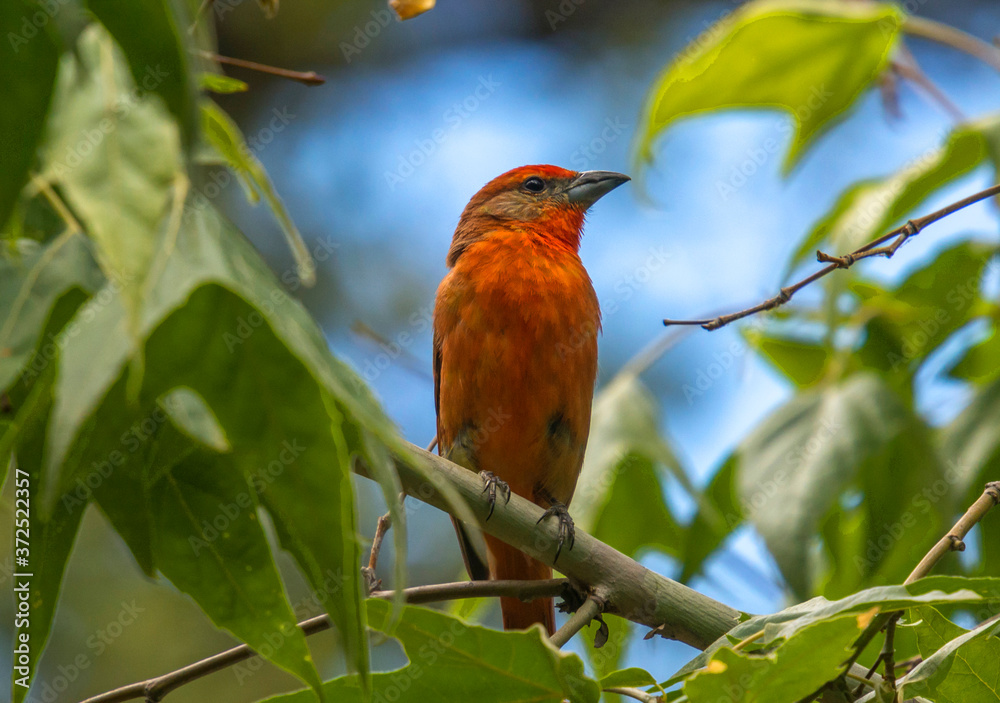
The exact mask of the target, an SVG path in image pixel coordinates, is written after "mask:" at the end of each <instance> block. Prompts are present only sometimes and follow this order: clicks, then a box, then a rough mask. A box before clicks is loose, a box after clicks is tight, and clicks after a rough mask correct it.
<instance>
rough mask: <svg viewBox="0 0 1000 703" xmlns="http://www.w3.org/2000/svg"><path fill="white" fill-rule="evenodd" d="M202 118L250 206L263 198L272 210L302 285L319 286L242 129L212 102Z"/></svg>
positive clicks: (205, 104) (302, 245)
mask: <svg viewBox="0 0 1000 703" xmlns="http://www.w3.org/2000/svg"><path fill="white" fill-rule="evenodd" d="M201 118H202V120H201V122H202V129H203V130H204V132H205V138H206V139H207V140H208V142H209V144H211V145H212V146H213V147H214V148H215V149H216V151H218V153H219V155H220V156H221V157H222V158H223V159H224V160H225V162H226V164H227V165H228V166H229V168H230V169H231V170H232V171H233V173H235V174H236V177H237V178H239V179H240V183H242V184H243V189H244V190H245V191H246V193H247V197H248V198H249V199H250V202H253V203H256V202H257V200H258V199H259V198H260V197H263V198H264V200H265V201H266V202H267V204H268V207H270V208H271V212H272V214H273V215H274V218H275V220H277V222H278V224H279V225H280V226H281V231H282V232H283V233H284V235H285V239H286V240H288V247H289V248H290V249H291V250H292V255H293V256H294V257H295V265H296V268H297V273H298V276H299V281H300V282H301V283H302V284H303V285H305V286H311V285H313V283H315V282H316V263H315V262H314V261H313V258H312V255H311V254H310V253H309V250H308V248H307V247H306V243H305V242H304V241H302V235H301V234H299V230H298V228H297V227H296V226H295V223H294V222H292V218H291V216H290V215H289V214H288V210H287V209H286V208H285V204H284V203H283V202H282V201H281V198H280V197H279V196H278V193H277V191H275V190H274V185H273V184H272V183H271V179H270V178H269V177H268V175H267V172H266V171H265V170H264V165H263V164H261V162H260V161H259V160H258V159H257V156H256V155H255V154H254V153H253V151H251V150H250V147H249V146H247V143H246V140H245V139H244V138H243V134H242V133H241V132H240V128H239V127H237V126H236V123H235V122H233V120H232V119H230V117H229V115H227V114H226V113H225V112H223V111H222V110H221V109H220V108H219V107H218V106H217V105H216V104H215V103H214V102H212V101H211V100H204V101H202V103H201Z"/></svg>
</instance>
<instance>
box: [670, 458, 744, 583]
mask: <svg viewBox="0 0 1000 703" xmlns="http://www.w3.org/2000/svg"><path fill="white" fill-rule="evenodd" d="M736 464H737V462H736V458H735V457H734V456H730V457H729V459H728V460H727V461H726V462H725V463H724V464H723V465H722V467H721V468H720V469H719V470H718V471H717V472H716V473H715V476H713V477H712V482H711V483H710V484H709V485H708V487H707V488H706V489H705V492H704V494H703V495H702V498H701V500H700V501H699V508H698V512H697V513H696V514H695V516H694V520H692V522H691V524H690V526H688V528H687V532H686V535H685V540H684V555H683V566H682V570H681V575H680V576H679V577H678V580H679V581H682V582H684V583H686V582H687V581H688V580H689V579H691V577H692V576H694V575H695V574H696V573H698V571H699V570H700V569H701V565H702V564H703V563H704V562H705V560H706V559H707V558H708V557H709V555H711V554H712V552H714V551H715V550H716V549H718V548H719V545H721V544H722V542H723V541H724V540H725V539H726V537H728V536H729V535H730V534H732V532H733V530H735V529H736V528H737V527H739V526H740V524H741V523H742V522H743V508H742V506H740V501H739V496H737V495H736V485H735V468H736Z"/></svg>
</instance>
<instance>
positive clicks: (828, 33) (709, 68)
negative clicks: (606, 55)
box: [638, 0, 902, 171]
mask: <svg viewBox="0 0 1000 703" xmlns="http://www.w3.org/2000/svg"><path fill="white" fill-rule="evenodd" d="M901 22H902V15H901V14H900V12H899V10H898V9H896V8H895V7H894V6H892V5H887V4H876V3H842V2H833V1H831V0H818V1H814V2H806V1H804V0H757V1H756V2H751V3H748V4H747V5H744V6H743V7H741V8H739V9H737V10H735V11H734V12H732V13H731V14H730V15H728V16H727V17H725V18H724V19H723V20H721V21H720V22H719V23H718V24H717V25H716V27H714V28H713V30H712V31H711V32H708V33H706V34H707V35H708V40H707V41H705V42H698V43H696V44H693V45H692V46H691V47H690V48H689V49H687V50H685V51H683V52H682V53H681V54H680V56H679V57H678V58H677V59H676V60H675V61H674V63H673V64H671V65H670V66H669V67H668V68H667V69H666V70H665V71H664V73H663V74H662V75H661V76H660V77H659V78H658V79H657V81H656V83H655V84H654V86H653V88H652V90H651V91H650V94H649V97H648V98H647V108H646V111H645V118H644V124H643V125H642V126H641V127H640V129H639V137H638V140H639V141H638V150H639V157H640V159H642V160H645V161H649V160H651V145H652V142H653V140H654V138H655V137H656V136H657V135H659V134H660V133H661V132H663V131H664V130H665V129H666V128H667V127H669V126H670V125H671V124H673V122H675V121H676V120H678V119H680V118H683V117H688V116H691V115H697V114H699V113H705V112H708V111H711V110H719V109H733V108H738V109H759V108H766V109H780V110H783V111H785V112H787V113H788V114H789V115H790V116H791V117H792V118H793V119H794V121H795V127H794V139H793V140H792V144H791V146H790V147H789V150H788V154H787V155H786V157H785V164H784V166H785V170H786V171H787V170H790V169H791V167H792V166H794V165H795V163H796V162H797V161H798V160H799V158H801V156H802V155H803V153H804V152H805V150H806V148H807V147H808V146H809V145H810V144H811V142H812V141H813V140H814V139H815V138H816V137H817V136H818V135H819V134H820V133H822V131H823V130H824V129H827V128H829V127H830V126H831V125H832V124H833V123H834V121H835V120H836V119H838V118H840V117H841V116H842V115H843V114H844V113H845V112H846V111H847V110H848V109H849V108H850V107H851V106H852V105H853V104H854V103H855V102H856V101H857V99H858V98H859V97H860V95H861V94H862V93H863V92H864V91H865V90H867V89H868V88H869V87H870V86H871V85H872V84H873V83H874V82H875V81H876V80H877V79H878V78H879V76H880V75H881V74H882V72H883V70H884V69H885V67H886V65H887V63H888V60H889V55H890V53H891V50H892V48H893V46H894V45H895V42H896V39H897V36H898V33H899V28H900V25H901ZM803 47H808V50H806V51H804V50H803ZM787 131H788V132H791V131H793V130H792V128H789V129H788V130H787ZM775 148H777V147H775Z"/></svg>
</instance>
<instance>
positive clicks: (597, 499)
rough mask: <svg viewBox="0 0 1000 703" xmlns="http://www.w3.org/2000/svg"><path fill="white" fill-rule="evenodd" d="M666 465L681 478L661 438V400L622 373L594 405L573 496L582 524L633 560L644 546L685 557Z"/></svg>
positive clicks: (574, 510) (575, 516)
mask: <svg viewBox="0 0 1000 703" xmlns="http://www.w3.org/2000/svg"><path fill="white" fill-rule="evenodd" d="M661 466H662V467H669V468H670V469H671V470H672V473H673V474H674V475H675V476H677V475H679V474H680V472H681V470H680V468H679V465H678V462H677V459H676V458H675V456H674V454H673V451H672V450H671V449H670V446H669V445H668V444H667V443H666V441H665V440H664V439H663V438H662V437H661V435H660V418H659V411H658V408H657V405H656V399H655V398H653V396H652V394H651V393H650V392H649V390H648V389H647V388H646V387H645V386H644V385H643V384H642V381H640V380H639V378H638V377H637V376H636V375H635V374H631V373H623V374H620V375H618V376H616V377H615V378H614V379H613V380H612V381H611V382H610V383H609V384H608V385H607V387H605V388H602V389H601V391H600V392H599V393H598V394H597V398H596V399H595V401H594V411H593V416H592V420H591V430H590V439H589V440H588V444H587V453H586V456H585V457H584V460H583V468H582V470H581V472H580V479H579V481H578V483H577V488H576V492H575V493H574V495H573V516H574V519H575V520H576V523H577V525H579V526H580V527H581V528H582V529H584V530H586V531H587V532H589V533H591V534H592V535H593V536H594V537H596V538H597V539H599V540H601V541H603V542H607V543H608V544H610V545H611V546H613V547H614V548H615V549H618V550H620V551H621V552H623V553H625V554H628V555H629V556H635V555H636V554H637V553H638V552H639V551H640V550H641V549H642V548H644V547H654V548H656V549H658V550H660V551H662V552H664V553H666V554H670V555H672V556H676V555H677V554H679V549H680V545H681V543H682V537H683V534H682V532H681V530H680V527H679V526H678V525H677V522H676V521H675V520H674V518H673V515H671V513H670V509H669V508H668V507H667V504H666V502H665V501H664V499H663V486H662V485H661V482H662V481H664V480H665V478H666V477H665V475H664V472H663V471H661V470H659V467H661ZM685 480H686V479H685ZM692 490H693V489H692ZM636 515H641V516H642V521H643V529H642V530H636V529H634V525H633V521H634V520H635V516H636Z"/></svg>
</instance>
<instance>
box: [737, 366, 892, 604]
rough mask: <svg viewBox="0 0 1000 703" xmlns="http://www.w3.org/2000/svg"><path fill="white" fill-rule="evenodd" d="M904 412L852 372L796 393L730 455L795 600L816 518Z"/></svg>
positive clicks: (879, 385)
mask: <svg viewBox="0 0 1000 703" xmlns="http://www.w3.org/2000/svg"><path fill="white" fill-rule="evenodd" d="M905 415H906V413H905V408H904V407H903V405H902V404H901V403H900V401H899V399H898V398H897V397H896V396H895V394H894V393H893V392H892V391H891V390H890V389H889V388H888V387H887V386H886V385H885V384H884V383H883V382H882V381H881V380H879V378H878V377H876V376H874V375H868V374H862V375H855V376H851V377H849V378H848V380H847V381H845V382H844V383H842V384H840V385H837V386H832V387H829V388H827V389H824V391H823V392H809V393H800V394H799V395H797V396H795V397H794V398H792V400H791V401H789V402H788V403H787V404H786V405H784V406H783V407H781V408H779V409H778V410H777V411H775V412H774V413H773V414H772V415H771V416H770V417H768V418H767V420H765V421H764V422H763V423H762V424H761V425H760V426H759V427H758V428H757V429H756V430H754V431H753V433H752V434H751V435H750V436H749V437H747V438H746V439H745V440H744V442H743V443H742V444H741V445H740V448H739V449H738V450H737V457H738V462H739V463H738V467H737V477H738V485H739V489H740V496H741V498H742V504H743V505H744V506H748V509H749V511H750V512H749V515H748V518H749V519H750V521H751V522H752V523H753V524H754V525H755V526H756V528H757V530H758V531H759V532H760V533H761V535H762V536H763V538H764V540H765V542H766V543H767V546H768V549H769V550H770V552H771V554H772V555H773V556H774V558H775V561H776V562H777V564H778V567H779V568H780V569H781V573H782V574H783V576H784V577H785V580H786V581H787V582H788V585H789V586H790V587H791V589H792V590H793V591H794V592H795V593H796V594H797V595H798V596H799V597H807V596H808V595H809V593H810V592H811V591H812V583H811V573H810V571H811V570H810V569H808V568H803V567H804V565H807V564H808V563H809V552H810V551H811V550H810V545H811V544H812V543H813V542H814V540H815V535H816V532H817V530H818V527H819V524H820V523H821V521H822V519H823V516H824V515H825V514H826V513H827V511H828V510H829V509H830V508H831V507H832V506H833V505H834V503H835V501H836V499H837V496H839V495H840V493H841V491H843V490H844V488H845V487H846V486H847V485H848V484H849V482H850V481H851V480H852V479H853V478H854V476H855V472H856V470H857V468H858V467H859V466H860V464H861V463H862V462H863V461H864V460H865V459H867V458H868V457H870V456H872V455H874V454H875V452H877V451H878V450H879V449H880V448H882V447H883V446H885V444H886V443H887V442H888V441H889V440H890V439H892V437H893V436H895V434H896V433H897V432H899V430H900V428H901V425H902V423H903V421H904V419H905Z"/></svg>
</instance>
